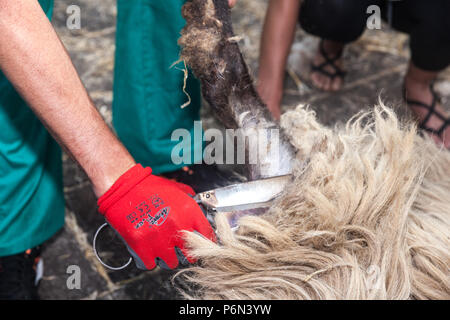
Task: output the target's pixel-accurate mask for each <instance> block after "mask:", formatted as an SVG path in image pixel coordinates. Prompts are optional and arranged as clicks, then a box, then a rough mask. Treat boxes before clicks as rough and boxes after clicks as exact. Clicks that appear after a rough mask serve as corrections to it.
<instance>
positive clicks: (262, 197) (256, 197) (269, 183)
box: [195, 175, 292, 212]
mask: <svg viewBox="0 0 450 320" xmlns="http://www.w3.org/2000/svg"><path fill="white" fill-rule="evenodd" d="M291 179H292V175H284V176H277V177H272V178H267V179H261V180H255V181H249V182H244V183H239V184H234V185H231V186H227V187H223V188H218V189H215V190H211V191H207V192H202V193H199V194H197V195H196V196H195V199H196V200H197V202H199V203H201V204H203V205H204V206H205V207H207V208H211V209H215V211H217V212H227V211H236V210H245V209H252V208H258V207H263V206H267V205H268V204H269V203H270V202H272V201H273V200H274V199H275V198H276V197H277V196H278V195H279V194H281V192H282V191H283V190H284V188H285V187H286V185H287V183H288V182H289V181H291Z"/></svg>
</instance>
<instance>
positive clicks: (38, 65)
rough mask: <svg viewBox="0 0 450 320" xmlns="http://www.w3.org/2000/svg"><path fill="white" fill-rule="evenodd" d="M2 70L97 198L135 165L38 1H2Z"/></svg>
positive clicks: (0, 17)
mask: <svg viewBox="0 0 450 320" xmlns="http://www.w3.org/2000/svg"><path fill="white" fill-rule="evenodd" d="M0 69H1V70H2V71H3V73H4V74H5V75H6V76H7V77H8V79H9V80H10V81H11V83H12V84H13V85H14V87H15V88H16V90H17V91H18V92H19V93H20V94H21V95H22V96H23V98H24V99H25V100H26V101H27V103H28V104H29V106H30V107H31V108H32V109H33V111H34V112H35V113H36V114H37V116H38V117H39V118H40V119H41V121H42V122H43V123H44V125H45V126H46V127H47V128H48V130H49V131H50V132H51V133H52V135H53V136H54V137H55V139H56V140H57V141H58V142H59V143H60V144H61V145H62V146H63V148H64V149H65V150H66V151H68V152H69V153H70V154H71V156H72V157H73V158H74V159H75V160H76V161H77V162H78V163H79V164H80V165H81V167H82V168H83V169H84V170H85V171H86V173H87V175H88V176H89V178H90V179H91V180H92V182H93V185H94V189H95V192H96V193H97V195H101V194H103V193H104V192H105V191H106V190H107V189H108V188H109V186H111V185H112V183H113V182H114V181H115V180H116V179H117V178H118V177H119V176H120V175H121V174H122V173H124V172H125V171H126V170H127V169H128V168H130V167H131V166H132V165H133V164H134V160H133V159H132V157H131V155H130V154H129V153H128V151H127V150H126V149H125V148H124V147H123V146H122V144H121V143H120V142H119V141H118V140H117V138H116V137H115V136H114V134H113V133H112V132H111V130H110V129H109V128H108V126H107V125H106V124H105V122H104V121H103V119H102V118H101V116H100V114H99V113H98V112H97V110H96V109H95V107H94V106H93V104H92V102H91V100H90V99H89V97H88V95H87V93H86V90H85V88H84V86H83V85H82V83H81V81H80V79H79V77H78V75H77V73H76V71H75V68H74V67H73V64H72V62H71V61H70V58H69V56H68V54H67V53H66V51H65V49H64V46H63V45H62V43H61V42H60V41H59V39H58V37H57V35H56V33H55V32H54V30H53V28H52V26H51V24H50V23H49V21H48V20H47V18H46V17H45V15H44V13H43V12H42V10H41V8H40V7H39V4H38V2H37V1H30V0H14V1H9V0H0Z"/></svg>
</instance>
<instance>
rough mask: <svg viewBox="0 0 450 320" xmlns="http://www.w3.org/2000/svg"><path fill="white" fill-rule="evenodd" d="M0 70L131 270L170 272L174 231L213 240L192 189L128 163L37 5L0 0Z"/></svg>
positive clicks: (176, 241)
mask: <svg viewBox="0 0 450 320" xmlns="http://www.w3.org/2000/svg"><path fill="white" fill-rule="evenodd" d="M0 69H1V70H2V72H3V73H4V74H5V75H6V77H7V78H8V79H9V81H10V82H11V83H12V84H13V86H14V87H15V89H16V90H17V91H18V93H19V94H21V96H22V97H23V98H24V100H25V101H26V102H27V104H28V105H29V106H30V108H31V109H32V110H33V111H34V112H35V114H36V115H37V116H38V117H39V118H40V120H41V121H42V123H43V124H44V125H45V126H46V128H47V129H48V130H49V132H50V133H51V134H52V135H53V137H54V138H55V139H56V140H57V141H58V142H59V144H60V145H61V146H62V147H63V148H64V149H65V150H66V151H67V152H68V153H69V154H70V155H71V156H72V157H73V158H74V159H75V160H76V161H77V162H78V163H79V164H80V166H81V167H82V168H83V170H84V171H85V172H86V174H87V175H88V177H89V179H90V180H91V181H92V184H93V187H94V191H95V193H96V195H97V196H98V197H100V198H99V201H98V204H99V211H100V213H101V214H103V215H104V216H105V218H106V220H107V221H108V223H109V224H110V225H111V226H112V227H113V228H114V229H115V230H116V231H117V232H118V233H119V234H120V235H121V237H122V238H123V239H124V241H125V243H126V244H127V246H128V248H129V250H130V252H132V254H133V256H134V257H135V259H136V261H137V263H138V265H139V267H141V268H147V269H152V268H154V267H155V265H156V263H157V262H158V261H160V260H161V261H164V265H166V266H168V267H170V268H174V267H176V266H177V265H178V259H179V257H178V256H177V255H176V250H177V249H176V248H178V249H180V250H181V252H182V253H183V254H185V255H186V254H187V253H186V251H185V250H184V243H183V241H182V239H181V237H180V234H179V232H180V231H184V230H187V231H197V232H199V233H200V234H202V235H204V236H205V237H207V238H210V239H213V237H214V234H213V231H212V229H211V226H210V225H209V223H208V221H207V220H206V218H205V217H204V215H203V212H202V211H201V209H200V207H199V206H198V205H197V204H196V203H195V201H194V200H193V199H192V198H191V197H190V195H192V194H193V190H192V189H191V188H189V187H188V186H185V185H181V184H177V183H175V182H172V181H169V180H167V179H163V178H160V177H157V176H155V175H153V174H151V169H150V168H143V167H142V166H140V165H136V163H135V161H134V159H133V158H132V156H131V155H130V154H129V153H128V151H127V150H126V149H125V147H124V146H123V145H122V144H121V143H120V141H119V140H118V139H117V138H116V137H115V135H114V134H113V133H112V131H111V130H110V129H109V128H108V126H107V125H106V123H105V122H104V121H103V119H102V117H101V116H100V114H99V113H98V111H97V110H96V109H95V107H94V105H93V103H92V101H91V100H90V99H89V96H88V94H87V92H86V90H85V88H84V86H83V84H82V82H81V80H80V79H79V77H78V75H77V72H76V70H75V68H74V66H73V64H72V62H71V60H70V58H69V56H68V54H67V52H66V50H65V48H64V46H63V44H62V43H61V42H60V40H59V38H58V37H57V35H56V33H55V31H54V30H53V28H52V26H51V24H50V22H49V21H48V19H47V18H46V16H45V14H44V13H43V12H42V9H41V8H40V6H39V4H38V2H37V1H30V0H14V1H11V0H0ZM130 125H133V124H130ZM156 200H157V202H155V201H156ZM160 206H163V207H160ZM165 208H169V210H166V211H160V209H165ZM157 209H158V210H157ZM164 213H167V214H166V215H165V216H164ZM162 218H164V221H163V220H161V219H162ZM137 226H139V228H137ZM158 259H160V260H158ZM191 261H192V260H191Z"/></svg>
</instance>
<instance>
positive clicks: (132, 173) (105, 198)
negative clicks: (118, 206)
mask: <svg viewBox="0 0 450 320" xmlns="http://www.w3.org/2000/svg"><path fill="white" fill-rule="evenodd" d="M151 174H152V169H151V168H150V167H147V168H144V167H142V165H141V164H136V165H135V166H133V167H132V168H131V169H129V170H128V171H127V172H125V173H124V174H123V175H121V176H120V178H119V179H117V181H116V182H115V183H114V184H113V185H112V187H111V188H109V190H108V191H106V193H105V194H104V195H102V196H101V197H100V198H99V199H98V201H97V205H98V207H99V209H98V211H99V212H100V213H101V214H102V215H105V214H106V212H107V211H108V209H109V208H110V207H111V206H112V205H114V204H115V203H116V202H117V201H118V200H120V199H121V198H123V197H124V196H125V195H126V194H127V193H128V192H129V191H130V190H131V189H132V188H133V187H135V186H136V185H137V184H138V183H140V182H141V181H142V180H144V179H145V178H147V177H148V176H149V175H151Z"/></svg>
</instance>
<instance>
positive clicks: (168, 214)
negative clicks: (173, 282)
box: [98, 164, 215, 270]
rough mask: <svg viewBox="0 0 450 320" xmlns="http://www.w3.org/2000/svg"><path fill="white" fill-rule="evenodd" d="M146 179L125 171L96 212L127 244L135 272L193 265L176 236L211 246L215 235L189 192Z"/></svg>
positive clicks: (140, 171) (139, 170) (138, 169)
mask: <svg viewBox="0 0 450 320" xmlns="http://www.w3.org/2000/svg"><path fill="white" fill-rule="evenodd" d="M151 173H152V169H151V168H143V167H142V166H141V165H140V164H138V165H135V166H134V167H133V168H131V169H130V170H128V171H127V172H126V173H125V174H123V175H122V176H121V177H120V178H119V179H118V180H117V181H116V182H115V183H114V185H113V186H112V187H111V188H110V189H109V190H108V191H107V192H106V193H105V194H104V195H103V196H101V197H100V199H98V206H99V212H100V213H101V214H103V215H104V216H105V218H106V221H107V222H108V223H109V225H110V226H111V227H112V228H113V229H115V230H116V232H117V233H118V234H119V235H120V236H121V237H122V239H123V240H124V242H125V243H126V244H127V246H128V250H129V251H130V253H131V254H132V255H133V257H134V258H135V262H136V266H137V267H138V268H141V269H148V270H150V269H153V268H154V267H155V266H156V264H158V265H159V266H161V267H168V268H170V269H172V268H176V267H177V266H178V264H179V262H183V260H186V258H187V260H188V261H189V262H191V263H192V262H193V260H192V259H190V258H189V257H188V256H187V255H186V252H185V247H184V242H183V240H182V238H181V236H182V235H181V233H180V231H182V230H186V231H196V232H198V233H200V234H201V235H203V236H205V237H206V238H208V239H211V240H215V237H214V231H213V229H212V228H211V225H210V224H209V222H208V221H207V219H206V217H205V215H204V214H203V211H202V210H201V209H200V207H199V206H198V204H197V203H196V202H195V200H194V199H192V197H191V196H189V194H191V195H192V196H193V195H194V190H192V188H191V187H189V186H187V185H184V184H182V183H178V182H175V181H171V180H168V179H165V178H161V177H157V176H155V175H152V174H151ZM185 257H186V258H185Z"/></svg>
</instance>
